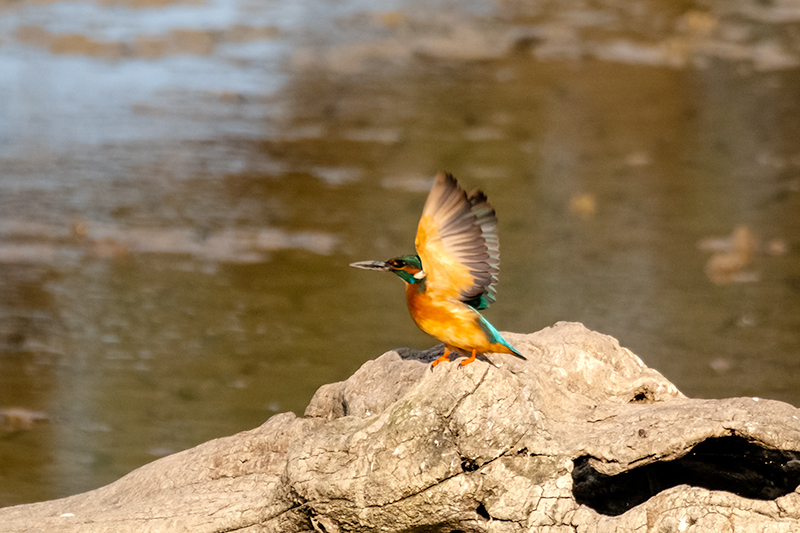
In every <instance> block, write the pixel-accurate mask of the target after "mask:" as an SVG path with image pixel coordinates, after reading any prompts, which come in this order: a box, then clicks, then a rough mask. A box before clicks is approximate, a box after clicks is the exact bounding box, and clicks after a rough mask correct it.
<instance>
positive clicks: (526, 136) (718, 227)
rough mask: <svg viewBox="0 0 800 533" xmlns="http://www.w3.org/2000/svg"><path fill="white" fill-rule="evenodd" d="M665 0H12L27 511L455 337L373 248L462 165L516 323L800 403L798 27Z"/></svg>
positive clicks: (8, 242) (1, 248)
mask: <svg viewBox="0 0 800 533" xmlns="http://www.w3.org/2000/svg"><path fill="white" fill-rule="evenodd" d="M663 4H664V5H663V6H662V2H652V4H650V9H651V10H653V11H654V12H656V13H657V14H659V16H660V17H661V18H658V17H655V18H653V17H650V16H648V14H647V13H640V14H636V13H634V12H633V11H625V10H620V11H619V12H616V11H614V10H613V9H612V8H608V9H606V10H605V11H588V10H586V11H580V10H578V11H570V10H569V9H567V8H563V7H562V8H560V9H559V8H558V5H557V3H554V4H553V6H551V7H552V8H551V9H549V10H543V11H541V12H528V11H526V9H527V8H526V4H524V3H523V4H522V5H517V4H515V3H514V2H504V3H499V4H498V5H497V6H494V7H492V8H491V9H489V8H485V7H483V6H484V4H483V3H479V2H475V3H458V4H455V5H454V4H451V3H448V2H434V3H427V4H426V5H425V6H420V5H418V4H417V3H415V2H385V3H383V4H382V5H381V6H380V10H376V8H375V7H374V5H375V4H374V3H372V2H371V3H366V2H357V1H351V2H342V3H336V4H329V3H326V2H307V3H302V4H298V3H290V2H280V1H278V2H270V3H266V4H263V5H262V4H261V3H258V4H251V3H249V2H247V1H244V0H240V1H228V2H223V1H216V2H210V3H205V4H194V3H191V2H188V3H181V2H175V3H167V2H164V3H159V2H143V3H137V2H132V3H125V2H119V3H97V4H78V3H73V2H53V3H27V2H23V3H9V4H0V30H1V31H0V35H2V36H3V37H0V67H2V68H0V96H1V98H0V158H1V159H2V173H0V415H2V417H3V418H2V421H3V423H0V505H10V504H16V503H23V502H27V501H35V500H41V499H47V498H54V497H59V496H64V495H67V494H72V493H76V492H80V491H84V490H88V489H91V488H94V487H97V486H100V485H102V484H105V483H108V482H110V481H113V480H114V479H116V478H118V477H120V476H122V475H124V474H125V473H127V472H129V471H130V470H132V469H134V468H136V467H137V466H140V465H141V464H144V463H146V462H148V461H151V460H153V459H155V458H157V457H160V456H163V455H165V454H168V453H172V452H175V451H179V450H182V449H186V448H188V447H191V446H194V445H196V444H198V443H200V442H203V441H206V440H208V439H211V438H214V437H219V436H223V435H228V434H231V433H234V432H236V431H241V430H245V429H249V428H252V427H254V426H256V425H258V424H260V423H262V422H263V421H265V420H266V419H267V418H269V417H270V416H271V415H272V414H274V413H276V412H282V411H287V410H292V411H294V412H296V413H298V414H302V412H303V409H304V407H305V405H306V404H307V403H308V401H309V399H310V398H311V396H312V395H313V393H314V391H315V390H316V389H317V387H319V386H320V385H322V384H324V383H328V382H331V381H336V380H341V379H345V378H346V377H347V376H349V375H350V374H351V373H352V372H353V371H354V370H355V369H357V368H358V367H359V366H360V365H361V364H363V363H364V362H365V361H366V360H368V359H371V358H374V357H377V356H378V355H380V354H381V353H383V352H385V351H386V350H389V349H392V348H395V347H400V346H411V347H415V348H426V347H428V346H431V345H432V344H434V341H433V340H432V339H430V338H428V337H426V336H425V335H424V334H422V333H421V332H419V331H418V330H416V328H415V326H414V325H413V323H412V322H411V320H410V319H409V317H408V315H407V311H406V309H405V303H404V301H403V294H402V285H401V283H400V282H399V280H397V279H394V278H393V277H391V276H388V275H379V274H375V273H369V272H364V271H358V270H355V269H351V268H348V266H347V265H348V263H350V262H352V261H356V260H366V259H387V258H389V257H391V256H393V255H398V254H401V253H408V252H410V251H412V248H413V238H414V230H415V226H416V222H417V218H418V216H419V213H420V210H421V208H422V204H423V202H424V198H425V194H426V191H427V189H428V187H429V186H430V183H431V178H432V176H433V174H434V173H435V172H436V171H437V170H439V169H447V170H449V171H451V172H453V173H454V174H455V175H456V176H457V177H459V179H460V180H461V181H462V182H463V183H464V184H465V186H467V187H468V188H472V187H481V188H483V189H484V190H485V191H486V192H487V194H488V196H489V198H490V200H491V202H492V203H493V205H494V206H495V208H496V209H497V211H498V216H499V219H500V236H501V242H502V251H503V255H502V275H501V277H500V285H499V299H498V302H497V303H496V304H495V305H494V306H493V307H492V308H491V309H490V310H489V311H488V312H487V313H486V315H487V317H488V318H489V319H490V320H491V321H492V322H493V323H494V324H495V325H496V326H497V327H498V328H499V329H501V330H505V331H517V332H533V331H536V330H538V329H541V328H543V327H546V326H549V325H551V324H553V323H554V322H556V321H559V320H571V321H580V322H583V323H584V324H586V325H587V326H588V327H590V328H592V329H595V330H598V331H601V332H604V333H608V334H610V335H613V336H615V337H616V338H618V339H619V340H620V342H621V343H622V344H623V345H624V346H627V347H628V348H630V349H631V350H633V351H634V352H635V353H636V354H638V355H639V356H640V357H641V358H642V359H643V360H644V361H645V363H647V364H648V365H650V366H652V367H655V368H657V369H658V370H659V371H661V372H662V373H663V374H664V375H665V376H667V377H668V378H669V379H670V380H672V381H673V382H674V383H676V384H677V385H678V387H679V388H680V389H681V390H682V391H683V392H684V393H686V394H688V395H690V396H699V397H726V396H739V395H747V396H762V397H770V398H777V399H781V400H784V401H788V402H791V403H793V404H795V405H800V389H799V388H798V387H797V385H796V381H797V379H796V378H797V375H798V372H800V357H798V356H800V298H799V296H800V239H798V235H800V141H798V139H800V131H799V130H800V121H799V120H797V117H798V115H799V114H800V113H799V112H800V75H799V72H798V68H797V64H798V63H797V60H796V58H797V46H796V43H794V42H793V41H791V39H790V37H787V36H791V35H793V34H792V28H796V27H797V26H798V24H800V17H798V16H797V15H796V14H792V13H791V12H789V13H787V12H785V11H781V12H778V11H777V8H776V10H773V11H770V10H769V9H767V8H764V7H754V8H752V9H750V10H749V11H748V9H749V8H748V7H747V6H748V4H747V3H746V2H742V3H737V4H735V5H736V6H739V7H738V8H737V9H739V11H736V10H733V11H734V12H733V14H731V13H730V12H728V14H727V15H725V16H722V15H720V16H716V15H713V13H714V11H713V10H712V11H711V12H710V13H709V12H706V11H703V10H692V9H688V11H686V12H685V13H679V12H673V11H672V10H673V8H672V7H670V6H671V4H670V3H666V2H664V3H663ZM770 17H773V18H774V17H783V19H781V20H780V22H781V24H779V25H775V27H774V28H773V26H772V24H773V22H774V21H772V20H771V19H770ZM792 17H795V18H792ZM659 20H660V21H661V22H658V21H659ZM659 24H660V25H659ZM659 28H660V29H659ZM737 226H742V227H745V228H747V229H745V230H740V231H739V233H738V235H744V237H743V238H742V239H734V243H731V242H728V241H726V240H725V239H726V238H728V237H729V236H730V235H731V234H732V233H733V232H734V228H736V227H737ZM737 243H738V244H737ZM712 257H716V259H714V260H711V258H712ZM710 260H711V261H712V262H711V263H709V261H710ZM8 409H16V410H15V411H8ZM43 418H46V421H45V420H42V419H43Z"/></svg>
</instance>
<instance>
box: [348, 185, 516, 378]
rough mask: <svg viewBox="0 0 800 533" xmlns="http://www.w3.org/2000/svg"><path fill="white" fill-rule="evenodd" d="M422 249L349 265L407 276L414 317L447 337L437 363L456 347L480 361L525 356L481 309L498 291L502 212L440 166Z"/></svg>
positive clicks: (422, 228) (421, 228)
mask: <svg viewBox="0 0 800 533" xmlns="http://www.w3.org/2000/svg"><path fill="white" fill-rule="evenodd" d="M414 247H415V249H416V254H408V255H400V256H397V257H394V258H392V259H389V260H388V261H358V262H355V263H351V264H350V266H352V267H355V268H362V269H366V270H377V271H388V272H392V273H394V274H396V275H397V276H399V277H400V279H402V280H403V282H404V283H405V288H406V303H407V304H408V310H409V312H410V314H411V318H412V319H414V322H415V323H416V324H417V326H418V327H419V328H420V329H421V330H422V331H424V332H425V333H427V334H428V335H430V336H432V337H434V338H436V339H438V340H439V341H441V342H443V343H444V346H445V349H444V354H443V355H442V356H441V357H439V358H438V359H436V360H435V361H433V362H432V363H431V370H432V369H433V368H434V367H435V366H436V365H438V364H439V363H441V362H442V361H445V360H448V361H449V360H450V354H451V353H453V352H455V353H457V354H460V355H463V356H465V357H466V358H465V359H463V360H462V361H461V365H467V364H470V363H472V362H473V361H475V358H476V357H477V355H478V354H481V355H483V354H485V353H504V354H510V355H513V356H515V357H518V358H520V359H523V360H525V359H526V358H525V356H524V355H522V354H521V353H520V352H519V350H517V349H516V348H514V347H513V346H512V345H511V344H510V343H509V342H508V341H507V340H505V339H504V338H503V336H502V335H501V334H500V333H499V332H498V331H497V329H495V327H494V326H492V324H490V323H489V321H488V320H486V319H485V318H484V317H483V316H482V315H481V314H480V311H482V310H484V309H486V308H487V307H489V305H490V304H492V303H493V302H494V301H495V299H496V295H497V291H496V285H497V275H498V273H499V272H500V241H499V239H498V236H497V215H496V214H495V210H494V208H493V207H492V206H491V205H490V204H489V202H488V200H487V199H486V195H485V194H484V193H483V192H482V191H480V190H476V191H473V192H470V193H469V194H467V193H466V192H465V191H464V189H462V188H461V186H460V185H459V184H458V181H457V180H456V179H455V178H454V177H453V176H452V174H449V173H447V172H439V173H438V174H437V175H436V177H435V178H434V181H433V186H432V187H431V190H430V192H429V193H428V198H427V200H426V201H425V205H424V207H423V208H422V217H421V218H420V220H419V224H418V226H417V234H416V238H415V240H414Z"/></svg>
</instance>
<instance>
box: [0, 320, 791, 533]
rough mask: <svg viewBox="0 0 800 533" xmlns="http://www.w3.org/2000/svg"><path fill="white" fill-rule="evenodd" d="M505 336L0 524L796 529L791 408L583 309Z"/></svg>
mask: <svg viewBox="0 0 800 533" xmlns="http://www.w3.org/2000/svg"><path fill="white" fill-rule="evenodd" d="M504 335H505V334H504ZM506 338H508V339H509V340H510V341H511V342H512V343H513V344H514V345H515V346H517V347H518V348H520V349H521V350H522V351H523V353H525V354H526V355H527V356H528V357H529V360H528V361H527V362H525V361H519V360H516V359H514V358H511V357H505V356H499V355H490V356H489V357H490V358H491V359H492V362H493V363H495V364H496V365H497V366H492V365H491V364H489V363H488V362H487V361H477V362H475V363H473V364H471V365H468V366H465V367H461V366H460V365H458V364H456V363H449V364H447V363H443V364H441V365H439V366H438V367H436V368H435V369H434V370H433V371H431V370H430V368H429V365H428V363H429V362H430V361H431V360H432V359H433V358H434V357H436V356H437V355H438V353H440V351H441V348H439V349H432V350H429V351H427V352H414V351H411V350H397V351H392V352H388V353H386V354H384V355H382V356H381V357H379V358H378V359H376V360H374V361H369V362H367V363H366V364H364V365H363V366H362V367H361V369H359V370H358V371H357V372H356V373H355V374H354V375H353V376H352V377H350V378H349V379H348V380H347V381H344V382H340V383H334V384H330V385H325V386H323V387H322V388H320V389H319V391H317V393H316V395H315V396H314V398H313V400H312V401H311V403H310V405H309V406H308V408H307V410H306V413H305V417H302V418H299V417H296V416H295V415H293V414H291V413H283V414H279V415H276V416H273V417H272V418H270V419H269V420H268V421H267V422H266V423H265V424H264V425H262V426H261V427H259V428H256V429H253V430H251V431H246V432H243V433H239V434H237V435H233V436H231V437H226V438H221V439H216V440H213V441H210V442H207V443H205V444H202V445H200V446H197V447H196V448H193V449H190V450H186V451H184V452H181V453H176V454H174V455H171V456H168V457H165V458H162V459H160V460H158V461H155V462H153V463H150V464H148V465H146V466H143V467H142V468H139V469H138V470H135V471H134V472H131V473H130V474H128V475H127V476H125V477H123V478H122V479H120V480H118V481H116V482H115V483H112V484H110V485H108V486H105V487H102V488H100V489H97V490H93V491H91V492H87V493H84V494H78V495H75V496H70V497H68V498H63V499H60V500H54V501H48V502H42V503H35V504H29V505H20V506H16V507H10V508H6V509H2V510H0V530H2V531H4V532H21V531H26V532H27V531H30V532H34V531H35V532H39V531H48V532H81V533H87V532H98V531H103V532H106V531H107V532H134V531H135V532H142V531H167V532H177V531H191V532H223V531H225V532H230V531H246V532H273V531H274V532H294V531H316V532H327V533H333V532H340V531H386V532H416V531H419V532H422V531H426V532H440V531H441V532H473V531H481V532H482V531H487V532H521V531H536V532H570V533H572V532H581V533H582V532H632V531H637V532H644V531H648V532H660V533H666V532H684V531H686V532H714V533H720V532H732V531H740V532H754V531H759V532H790V531H791V532H796V531H800V493H798V492H797V491H796V489H797V485H798V483H800V420H798V417H800V411H798V410H797V409H795V408H794V407H792V406H790V405H787V404H785V403H780V402H776V401H770V400H763V399H757V398H733V399H726V400H696V399H688V398H686V397H685V396H683V395H682V394H681V393H680V392H679V391H678V390H677V389H676V387H675V386H674V385H672V383H670V382H669V381H667V380H666V379H665V378H664V377H663V376H661V375H660V374H659V373H658V372H656V371H655V370H652V369H650V368H648V367H646V366H645V365H644V364H643V363H642V362H641V360H640V359H639V358H638V357H636V356H635V355H634V354H633V353H631V352H630V351H629V350H627V349H625V348H621V347H620V346H619V343H618V342H617V341H616V340H615V339H613V338H611V337H608V336H606V335H601V334H599V333H595V332H592V331H589V330H587V329H586V328H584V327H583V326H582V325H580V324H574V323H559V324H556V325H555V326H554V327H552V328H547V329H545V330H542V331H540V332H538V333H534V334H531V335H515V334H508V335H507V337H506Z"/></svg>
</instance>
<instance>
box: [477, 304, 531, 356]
mask: <svg viewBox="0 0 800 533" xmlns="http://www.w3.org/2000/svg"><path fill="white" fill-rule="evenodd" d="M478 324H480V326H481V329H482V330H483V332H484V333H485V334H486V337H487V338H488V339H489V342H491V343H492V344H502V345H503V346H505V347H506V348H508V349H509V350H511V352H512V353H513V354H514V355H516V356H517V357H519V358H521V359H526V357H525V356H524V355H522V354H521V353H519V351H518V350H517V349H516V348H514V347H513V346H511V344H509V342H508V341H507V340H505V339H504V338H503V336H502V335H500V332H499V331H497V330H496V329H495V327H494V326H493V325H491V324H490V323H489V321H488V320H486V319H485V318H483V317H482V316H481V315H478Z"/></svg>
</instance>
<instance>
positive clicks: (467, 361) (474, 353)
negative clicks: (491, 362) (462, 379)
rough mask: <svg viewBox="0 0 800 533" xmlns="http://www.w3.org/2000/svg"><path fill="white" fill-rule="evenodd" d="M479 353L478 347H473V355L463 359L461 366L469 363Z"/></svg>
mask: <svg viewBox="0 0 800 533" xmlns="http://www.w3.org/2000/svg"><path fill="white" fill-rule="evenodd" d="M476 355H478V350H477V349H476V348H473V349H472V355H471V356H469V357H467V358H466V359H464V360H463V361H461V366H464V365H468V364H470V363H471V362H473V361H474V360H475V356H476Z"/></svg>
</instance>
